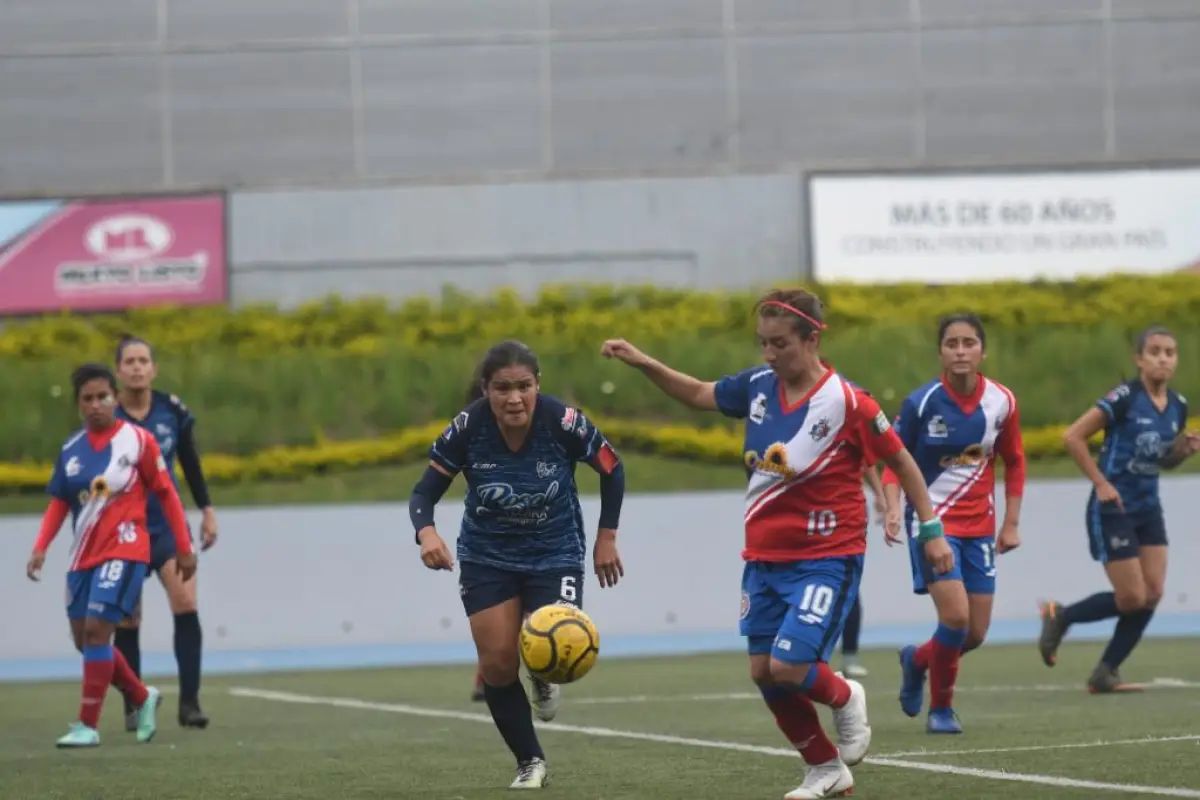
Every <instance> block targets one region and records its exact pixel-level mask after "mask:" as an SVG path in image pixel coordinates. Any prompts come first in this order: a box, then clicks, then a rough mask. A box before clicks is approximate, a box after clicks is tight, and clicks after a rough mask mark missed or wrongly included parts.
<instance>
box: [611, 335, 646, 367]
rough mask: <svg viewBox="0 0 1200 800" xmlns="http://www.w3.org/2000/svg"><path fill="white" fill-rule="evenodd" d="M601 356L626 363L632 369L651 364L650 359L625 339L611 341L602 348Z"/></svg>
mask: <svg viewBox="0 0 1200 800" xmlns="http://www.w3.org/2000/svg"><path fill="white" fill-rule="evenodd" d="M600 355H602V356H604V357H605V358H615V359H617V360H618V361H624V362H625V363H626V364H628V365H629V366H631V367H640V366H642V365H643V364H647V363H649V362H650V357H649V356H647V355H646V354H645V353H643V352H642V351H641V350H638V349H637V348H636V347H634V346H633V345H631V344H630V343H629V342H627V341H625V340H624V339H609V340H608V341H607V342H605V343H604V344H603V345H601V347H600Z"/></svg>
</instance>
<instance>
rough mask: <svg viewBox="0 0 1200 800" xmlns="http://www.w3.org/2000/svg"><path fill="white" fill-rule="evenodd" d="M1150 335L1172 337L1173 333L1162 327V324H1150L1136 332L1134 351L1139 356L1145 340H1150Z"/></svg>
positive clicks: (1143, 348)
mask: <svg viewBox="0 0 1200 800" xmlns="http://www.w3.org/2000/svg"><path fill="white" fill-rule="evenodd" d="M1151 336H1170V337H1171V338H1172V339H1174V338H1175V334H1173V333H1171V331H1170V329H1168V328H1164V327H1163V326H1162V325H1151V326H1150V327H1149V328H1146V330H1144V331H1142V332H1141V333H1139V334H1138V337H1137V349H1136V350H1135V351H1134V352H1135V353H1137V354H1138V355H1139V356H1140V355H1141V354H1142V352H1143V351H1144V350H1145V349H1146V342H1148V341H1150V337H1151Z"/></svg>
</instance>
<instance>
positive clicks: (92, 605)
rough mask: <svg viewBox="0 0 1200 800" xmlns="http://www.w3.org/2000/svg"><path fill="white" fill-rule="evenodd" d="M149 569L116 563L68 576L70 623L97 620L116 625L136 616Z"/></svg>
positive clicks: (113, 561) (142, 565) (134, 564)
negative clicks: (131, 616)
mask: <svg viewBox="0 0 1200 800" xmlns="http://www.w3.org/2000/svg"><path fill="white" fill-rule="evenodd" d="M145 580H146V565H145V564H141V563H139V562H136V561H122V560H120V559H113V560H112V561H105V562H104V563H103V564H100V565H99V566H96V567H92V568H90V569H79V570H73V571H71V572H68V573H67V619H87V618H88V617H95V618H97V619H102V620H104V621H105V622H111V623H112V624H114V625H116V624H117V623H119V622H121V621H122V620H123V619H125V618H126V617H128V616H129V615H131V614H132V613H133V610H134V608H135V607H136V606H137V603H138V597H139V596H140V595H141V592H142V582H143V581H145Z"/></svg>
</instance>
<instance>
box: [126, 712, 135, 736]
mask: <svg viewBox="0 0 1200 800" xmlns="http://www.w3.org/2000/svg"><path fill="white" fill-rule="evenodd" d="M137 720H138V715H137V712H136V711H127V712H125V732H126V733H133V732H134V731H136V730H137Z"/></svg>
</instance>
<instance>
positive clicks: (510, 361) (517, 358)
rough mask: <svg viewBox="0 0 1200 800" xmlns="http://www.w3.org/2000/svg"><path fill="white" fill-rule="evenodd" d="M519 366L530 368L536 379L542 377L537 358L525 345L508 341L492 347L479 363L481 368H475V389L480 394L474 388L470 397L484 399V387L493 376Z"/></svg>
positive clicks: (515, 341)
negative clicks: (503, 370)
mask: <svg viewBox="0 0 1200 800" xmlns="http://www.w3.org/2000/svg"><path fill="white" fill-rule="evenodd" d="M518 366H520V367H529V371H530V372H532V373H533V377H535V378H540V377H541V375H542V369H541V367H540V366H538V358H537V356H536V355H535V354H534V352H533V351H532V350H530V349H529V347H528V346H527V345H525V344H524V343H522V342H518V341H517V340H516V339H508V340H507V341H503V342H500V343H498V344H494V345H492V346H491V348H489V349H488V351H487V353H486V354H485V355H484V356H483V360H482V361H480V362H479V366H478V367H476V368H475V388H477V389H478V392H476V391H475V388H472V391H471V393H470V394H469V395H468V397H469V398H470V399H471V400H475V399H478V398H480V397H483V395H484V392H485V389H484V387H485V386H486V385H487V383H488V382H489V381H490V380H491V379H492V376H493V375H495V374H496V373H497V372H499V371H500V370H502V369H504V368H505V367H518Z"/></svg>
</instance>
